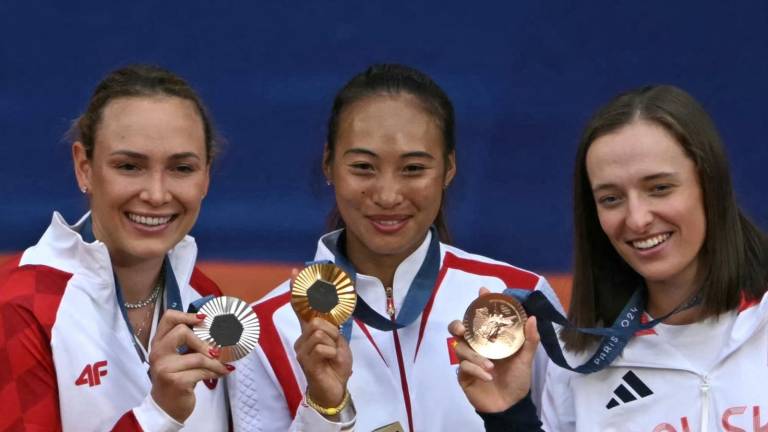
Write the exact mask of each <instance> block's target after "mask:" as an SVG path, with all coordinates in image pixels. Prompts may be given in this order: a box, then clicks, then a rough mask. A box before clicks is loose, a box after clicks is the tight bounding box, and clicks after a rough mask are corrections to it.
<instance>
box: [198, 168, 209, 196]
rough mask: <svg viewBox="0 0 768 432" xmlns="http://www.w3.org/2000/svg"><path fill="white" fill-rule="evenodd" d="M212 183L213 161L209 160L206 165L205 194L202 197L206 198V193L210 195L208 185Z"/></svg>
mask: <svg viewBox="0 0 768 432" xmlns="http://www.w3.org/2000/svg"><path fill="white" fill-rule="evenodd" d="M210 185H211V163H210V162H209V163H208V164H206V166H205V185H204V186H203V196H201V197H200V198H201V199H202V198H205V196H206V195H208V187H209V186H210Z"/></svg>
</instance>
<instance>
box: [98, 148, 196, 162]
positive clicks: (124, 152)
mask: <svg viewBox="0 0 768 432" xmlns="http://www.w3.org/2000/svg"><path fill="white" fill-rule="evenodd" d="M110 156H127V157H129V158H132V159H139V160H148V159H149V156H147V155H145V154H144V153H139V152H135V151H132V150H115V151H113V152H112V153H110ZM189 158H192V159H200V156H198V155H197V153H193V152H182V153H174V154H172V155H171V156H170V159H172V160H180V159H189Z"/></svg>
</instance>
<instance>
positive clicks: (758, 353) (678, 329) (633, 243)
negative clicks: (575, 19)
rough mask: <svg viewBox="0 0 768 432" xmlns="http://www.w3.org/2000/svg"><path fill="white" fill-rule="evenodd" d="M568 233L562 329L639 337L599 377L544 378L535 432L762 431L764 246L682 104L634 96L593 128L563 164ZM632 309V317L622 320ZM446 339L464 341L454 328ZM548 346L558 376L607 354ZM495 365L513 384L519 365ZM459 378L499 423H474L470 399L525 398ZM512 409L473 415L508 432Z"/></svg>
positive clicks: (692, 108) (569, 336)
mask: <svg viewBox="0 0 768 432" xmlns="http://www.w3.org/2000/svg"><path fill="white" fill-rule="evenodd" d="M574 229H575V265H574V280H573V297H572V301H571V307H570V311H569V314H570V321H571V322H572V323H573V324H574V326H575V327H581V328H587V327H598V326H601V327H603V326H605V327H607V326H609V325H610V324H611V323H614V322H617V323H619V325H618V326H614V329H618V328H619V327H622V326H623V324H622V323H624V322H627V323H629V322H632V321H633V319H634V317H635V316H637V317H638V318H637V321H638V323H640V325H637V326H635V327H632V326H631V325H629V326H628V327H629V328H630V329H634V330H636V331H634V332H633V333H628V334H627V335H626V339H625V340H624V343H626V346H625V347H624V348H623V352H621V354H620V355H619V356H618V357H617V358H615V360H613V362H612V363H610V365H608V366H607V367H605V368H603V369H597V370H594V371H593V373H591V374H583V375H580V374H577V373H574V372H571V371H568V370H566V369H563V368H558V367H550V369H549V371H548V374H547V382H546V385H545V395H544V397H543V401H542V406H541V414H542V421H543V423H544V427H545V429H547V430H556V431H570V430H578V431H595V430H622V431H635V430H637V431H658V432H660V431H689V430H702V431H708V430H711V429H712V430H714V429H718V430H719V429H720V428H721V427H722V428H724V429H725V430H763V429H764V428H765V424H766V422H768V415H767V414H768V392H766V391H765V389H764V388H763V385H762V384H760V383H764V382H768V368H767V367H766V355H767V353H768V337H766V335H768V296H767V295H766V290H768V239H766V236H765V234H764V233H763V232H761V231H760V230H759V229H758V228H757V227H756V226H755V225H754V224H752V223H751V222H750V221H749V220H748V219H747V218H746V217H745V215H744V214H743V212H742V211H741V210H740V209H739V207H738V206H737V204H736V201H735V197H734V193H733V188H732V186H731V178H730V173H729V170H728V163H727V160H726V156H725V152H724V150H723V147H722V144H721V142H720V138H719V136H718V133H717V131H716V129H715V126H714V124H713V122H712V120H711V119H710V118H709V116H708V115H707V113H706V112H705V111H704V109H703V108H702V107H701V106H700V105H699V104H698V103H697V102H696V101H695V100H694V99H693V98H692V97H691V96H690V95H688V94H687V93H685V92H684V91H682V90H680V89H679V88H676V87H672V86H653V87H644V88H641V89H638V90H634V91H631V92H628V93H625V94H622V95H620V96H618V97H617V98H615V99H614V100H612V101H611V102H610V103H609V104H608V105H606V106H605V107H603V108H602V109H601V110H600V111H598V112H597V113H596V114H595V116H594V117H593V119H592V120H591V121H590V123H589V124H588V126H587V128H586V131H585V133H584V135H583V137H582V140H581V143H580V145H579V149H578V153H577V158H576V171H575V176H574ZM636 293H639V294H642V295H640V296H637V294H636ZM636 299H640V300H639V301H637V302H635V301H636ZM625 305H627V306H625ZM633 305H634V306H635V307H637V308H638V312H639V313H634V312H627V311H628V310H630V309H627V308H629V307H630V306H633ZM630 315H632V316H630ZM655 320H656V321H655ZM541 324H542V322H541V317H539V329H540V330H541V329H542V327H541ZM654 324H656V325H654ZM624 327H626V326H624ZM451 331H452V332H453V333H454V334H456V335H460V334H462V333H463V329H462V328H461V326H460V325H459V324H458V323H455V324H453V325H452V327H451ZM534 333H535V332H534ZM542 334H543V333H542ZM617 334H619V333H618V332H617ZM536 336H537V335H535V334H534V337H536ZM561 339H562V341H563V342H564V346H565V349H566V350H567V358H568V360H569V363H570V364H575V363H582V362H583V361H584V359H585V358H587V357H588V356H589V354H591V353H592V352H594V351H595V348H596V347H597V346H598V345H600V347H601V348H603V347H606V346H608V345H606V343H605V341H602V342H601V341H600V340H599V339H597V338H595V337H594V336H590V335H588V334H586V333H584V332H580V331H577V330H575V328H573V327H569V328H566V329H565V330H564V331H563V332H562V334H561ZM627 342H628V343H627ZM619 345H620V344H619ZM614 348H615V345H614ZM457 352H458V354H459V356H460V357H461V358H463V359H465V360H467V364H468V365H469V364H473V365H475V366H476V365H477V364H479V362H481V361H482V358H480V357H478V356H477V354H475V353H472V352H470V350H469V349H468V347H467V346H466V344H464V343H462V344H460V346H459V347H457ZM506 362H507V363H510V364H511V363H517V365H516V366H517V367H518V368H519V369H517V370H516V371H517V373H518V376H525V372H524V371H525V369H526V366H527V365H526V364H524V362H521V361H520V360H517V359H515V358H512V359H509V360H507V361H506ZM521 371H522V372H521ZM461 375H462V376H463V377H464V380H465V382H469V383H472V384H473V385H464V388H465V391H466V392H467V396H468V397H469V398H470V400H471V401H473V404H474V406H475V407H476V408H477V409H478V411H481V412H482V411H485V412H492V411H501V410H500V409H495V410H489V409H486V407H487V406H488V405H487V404H488V401H487V400H485V398H486V396H485V394H482V393H481V391H482V390H483V389H487V388H492V389H494V391H497V392H503V393H505V394H507V397H508V401H511V402H513V403H514V402H516V401H518V400H520V399H521V398H522V397H523V396H524V395H525V389H524V388H523V389H518V388H511V387H505V386H503V382H501V381H500V380H499V382H493V381H492V382H482V383H481V382H480V381H478V380H477V376H478V374H477V368H476V367H475V368H473V367H467V368H462V372H461ZM508 379H510V378H508ZM511 393H514V394H511ZM507 406H509V404H508V405H507ZM525 406H526V404H525V403H523V404H520V403H518V404H517V405H513V406H512V407H511V408H510V409H509V410H508V411H507V412H506V413H505V414H497V415H486V417H485V418H486V420H487V421H488V423H487V424H488V430H512V429H513V430H518V429H516V428H519V427H520V424H521V423H520V421H519V420H518V419H516V418H515V416H516V415H517V414H518V413H520V412H525ZM495 408H498V407H495ZM501 408H502V409H503V408H504V407H501ZM527 409H528V411H529V412H530V407H528V408H527ZM761 412H762V414H761ZM505 416H506V419H505ZM513 426H514V427H513ZM529 427H531V428H533V429H534V430H535V429H536V428H535V427H534V426H529ZM526 430H528V429H526Z"/></svg>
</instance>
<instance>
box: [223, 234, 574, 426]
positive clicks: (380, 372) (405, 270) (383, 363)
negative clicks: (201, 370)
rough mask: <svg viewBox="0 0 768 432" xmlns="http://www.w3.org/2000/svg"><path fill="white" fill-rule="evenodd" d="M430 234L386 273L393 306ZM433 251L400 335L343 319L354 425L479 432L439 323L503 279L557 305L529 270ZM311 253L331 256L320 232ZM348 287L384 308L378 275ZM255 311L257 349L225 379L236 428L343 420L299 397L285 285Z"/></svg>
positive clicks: (300, 378) (542, 359)
mask: <svg viewBox="0 0 768 432" xmlns="http://www.w3.org/2000/svg"><path fill="white" fill-rule="evenodd" d="M430 235H431V234H428V235H427V237H426V239H425V240H424V242H423V243H422V245H421V246H420V247H419V248H418V249H417V250H416V251H415V252H414V253H413V254H411V256H409V257H408V258H406V259H405V260H404V261H403V262H402V263H401V264H400V266H399V267H398V268H397V271H396V272H395V277H394V284H393V285H394V286H393V294H394V304H395V310H397V311H399V310H400V308H401V306H402V303H403V300H404V298H405V295H406V293H407V290H408V288H409V287H410V285H411V282H412V280H413V278H414V277H415V275H416V273H417V272H418V270H419V268H420V266H421V264H422V262H423V261H424V259H425V257H426V254H427V250H428V246H429V241H430ZM324 238H327V236H326V237H324ZM440 255H441V257H440V262H441V266H440V271H439V274H438V277H437V280H436V281H435V284H434V288H433V291H432V295H431V298H430V300H429V301H428V303H427V305H426V308H425V310H424V312H423V313H422V315H421V316H420V317H419V318H417V319H416V321H415V322H413V323H412V324H410V325H408V326H407V327H405V328H402V329H400V330H397V337H398V339H397V342H399V343H396V339H395V332H391V331H380V330H377V329H375V328H372V327H369V326H367V325H365V324H364V323H362V322H361V321H358V320H355V322H354V324H353V326H352V333H351V340H350V348H351V350H352V356H353V366H352V368H353V374H352V376H351V378H350V380H349V383H348V388H349V392H350V394H351V395H352V399H353V401H354V404H355V408H356V411H357V417H356V420H355V424H354V428H355V429H356V430H361V431H371V430H374V429H376V428H379V427H382V426H386V425H389V424H391V423H394V422H399V423H400V425H401V426H402V427H403V430H405V431H411V432H412V431H447V430H454V431H482V430H483V422H482V421H481V419H480V417H478V416H477V414H475V411H474V409H473V408H472V406H471V405H470V404H469V402H468V401H467V399H466V397H465V396H464V393H463V392H462V391H461V388H460V386H459V384H458V382H457V380H456V373H457V367H458V364H457V359H456V357H455V354H454V352H453V338H451V337H450V334H449V333H448V330H447V329H448V324H449V323H450V322H451V321H453V320H455V319H461V318H462V317H463V316H464V311H465V309H466V308H467V306H468V305H469V304H470V303H471V302H472V301H473V300H474V299H475V298H476V297H477V294H478V289H479V288H481V287H486V288H488V289H490V290H491V291H492V292H500V291H503V290H504V289H505V288H507V287H510V288H521V289H528V290H535V289H538V290H542V291H543V292H544V293H546V294H547V296H548V297H549V298H550V299H552V301H553V302H554V304H558V305H559V303H558V302H557V299H556V296H555V294H554V292H553V291H552V288H551V287H550V286H549V284H548V283H547V281H546V280H545V279H544V278H543V277H541V276H539V275H537V274H534V273H531V272H528V271H525V270H522V269H519V268H517V267H513V266H511V265H509V264H505V263H502V262H499V261H494V260H491V259H489V258H485V257H482V256H479V255H473V254H469V253H467V252H464V251H462V250H459V249H457V248H455V247H452V246H448V245H445V244H441V245H440ZM315 259H316V260H333V259H334V256H333V254H332V253H331V251H330V250H329V248H328V247H327V246H326V245H325V244H324V241H323V238H321V239H320V241H319V246H318V250H317V253H316V255H315ZM355 288H356V290H357V293H358V295H359V296H360V297H362V298H363V299H365V301H366V302H367V303H368V304H369V305H370V306H371V307H372V308H373V309H375V310H376V311H377V312H378V313H379V314H381V315H382V316H387V315H386V305H387V300H386V295H385V290H384V286H383V285H382V283H381V281H380V280H379V279H377V278H374V277H371V276H366V275H362V274H358V275H357V280H356V286H355ZM254 310H255V311H256V313H257V314H258V316H259V319H260V322H261V336H260V341H259V345H260V348H258V349H257V350H256V352H255V353H254V354H251V355H250V356H248V357H246V358H244V359H242V360H240V361H239V362H238V363H236V365H237V369H236V371H235V372H234V373H233V374H232V375H230V377H229V379H230V381H229V388H230V396H231V403H232V410H233V420H234V425H235V429H236V430H243V431H251V430H265V431H266V430H270V431H272V430H274V431H277V430H289V429H291V430H311V431H339V430H342V429H343V428H344V427H345V425H342V424H340V423H330V422H327V421H325V420H324V419H323V418H322V417H321V416H320V415H319V414H317V413H315V411H314V410H313V409H312V408H309V407H308V406H306V405H305V404H304V403H303V393H304V390H305V388H306V379H305V377H304V375H303V374H302V371H301V368H300V366H299V364H298V362H297V361H296V356H295V352H294V350H293V343H294V341H295V340H296V339H297V338H298V337H299V335H300V334H301V329H300V327H299V321H298V319H297V318H296V316H295V313H294V311H293V309H292V308H291V305H290V289H289V283H288V282H285V283H283V284H282V285H280V286H279V287H277V288H276V289H275V290H273V291H272V292H271V293H270V294H268V295H267V296H266V297H265V299H263V300H261V301H259V302H258V303H257V304H255V306H254ZM536 362H537V364H536V372H537V376H538V377H537V378H534V379H535V381H536V382H537V383H541V382H542V380H541V378H543V373H544V372H545V368H546V365H547V361H546V354H544V353H543V351H542V352H540V353H539V355H538V356H537V360H536ZM536 385H537V384H534V386H536ZM534 396H536V395H534ZM409 425H412V427H410V426H409ZM346 426H349V425H346Z"/></svg>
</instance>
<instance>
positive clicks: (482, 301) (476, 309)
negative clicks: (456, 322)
mask: <svg viewBox="0 0 768 432" xmlns="http://www.w3.org/2000/svg"><path fill="white" fill-rule="evenodd" d="M526 318H527V316H526V314H525V310H524V309H523V306H522V305H521V304H520V302H518V301H517V300H516V299H515V298H513V297H510V296H506V295H503V294H486V295H483V296H480V297H478V298H477V299H475V301H473V302H472V303H471V304H470V305H469V307H468V308H467V311H466V312H465V313H464V328H465V329H466V333H465V334H464V338H465V339H466V341H467V343H468V344H469V346H470V347H471V348H472V349H473V350H475V351H476V352H477V353H478V354H480V355H482V356H483V357H486V358H489V359H503V358H506V357H509V356H511V355H512V354H514V353H516V352H517V351H518V350H519V349H520V347H521V346H523V342H525V335H524V327H525V320H526Z"/></svg>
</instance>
